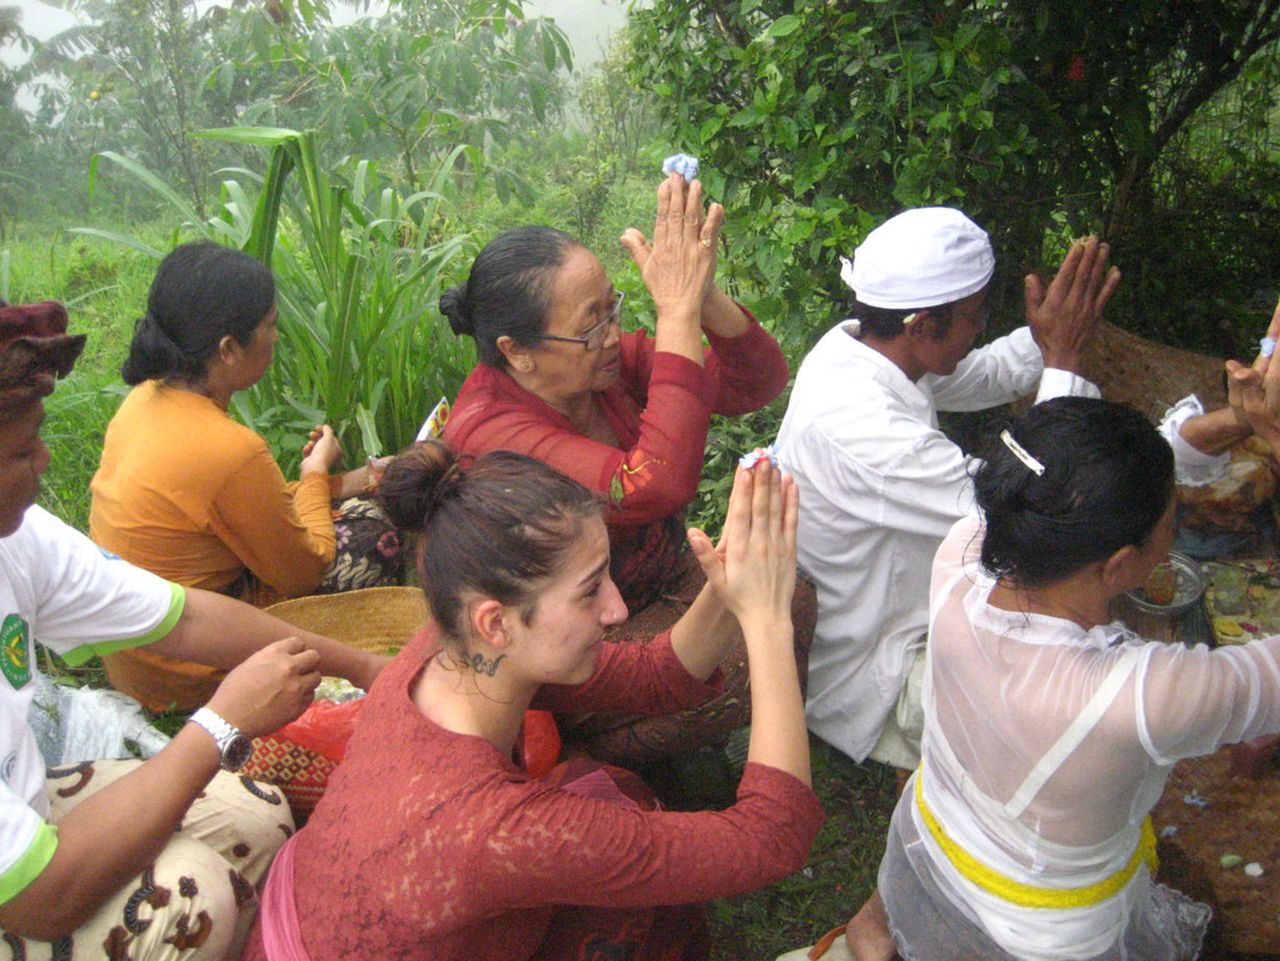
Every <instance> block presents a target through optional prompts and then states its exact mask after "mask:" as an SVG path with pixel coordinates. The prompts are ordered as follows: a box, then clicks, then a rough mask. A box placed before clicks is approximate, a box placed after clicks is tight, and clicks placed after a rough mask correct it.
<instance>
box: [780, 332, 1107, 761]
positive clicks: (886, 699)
mask: <svg viewBox="0 0 1280 961" xmlns="http://www.w3.org/2000/svg"><path fill="white" fill-rule="evenodd" d="M857 331H858V326H857V323H856V321H844V322H842V323H840V324H838V325H836V326H835V327H833V328H832V329H831V330H830V331H828V332H827V333H826V335H824V336H823V338H822V340H820V341H819V342H818V344H817V345H816V346H815V347H814V348H813V350H812V351H810V352H809V355H808V356H807V357H806V358H805V360H804V363H803V364H801V366H800V371H799V373H798V374H797V376H796V383H795V387H794V389H793V390H792V393H791V400H790V403H789V405H788V407H787V413H786V416H785V417H784V418H783V421H782V427H781V429H780V431H779V433H778V449H779V454H780V458H781V461H782V466H783V468H784V469H786V470H787V471H789V472H790V473H791V474H792V475H793V476H794V477H795V479H796V483H797V484H798V485H799V488H800V529H799V533H798V548H799V561H800V566H801V568H802V569H803V570H804V571H805V572H806V573H807V574H808V575H809V577H810V578H812V580H813V582H814V584H815V585H816V587H817V592H818V623H817V628H816V630H815V631H814V638H813V647H812V649H811V650H810V653H809V687H808V701H807V706H806V712H807V714H808V720H809V728H810V730H812V731H813V732H814V733H815V734H817V735H818V736H819V737H821V738H822V739H823V740H825V741H827V742H828V743H830V744H832V745H834V746H835V747H837V748H839V749H840V750H841V751H843V752H844V753H846V754H848V755H849V756H850V757H852V758H854V759H855V760H859V761H860V760H862V759H863V758H865V757H866V756H867V754H869V753H870V751H871V749H872V748H873V747H874V746H875V743H876V741H877V740H878V738H879V737H880V732H881V730H882V729H883V727H884V722H885V718H886V717H888V715H889V712H890V710H891V709H892V707H893V705H894V703H895V702H896V701H897V699H898V696H899V694H900V692H901V691H902V688H903V685H904V684H905V682H906V677H907V674H908V672H909V670H910V668H911V664H912V661H913V659H914V655H915V652H916V650H917V649H918V648H919V647H920V646H921V645H923V644H924V638H925V631H926V626H927V621H928V605H929V570H930V567H931V566H932V563H933V555H934V553H935V552H936V551H937V549H938V545H939V543H941V541H942V538H943V537H944V536H945V535H946V533H947V531H948V530H949V529H950V528H951V526H952V525H953V524H954V523H955V522H956V520H958V519H959V518H960V517H961V516H963V515H964V514H965V513H966V509H967V506H968V503H969V473H970V461H969V458H966V457H965V455H964V453H963V452H962V451H961V450H960V448H959V447H957V446H956V445H955V444H954V443H952V442H951V441H950V440H949V439H948V438H947V437H946V435H945V434H943V433H942V431H941V430H939V429H938V418H937V411H938V410H953V411H965V410H981V409H983V408H986V407H993V406H995V405H997V404H1003V403H1008V402H1009V401H1011V400H1014V399H1015V398H1016V397H1018V396H1020V395H1023V394H1028V393H1030V392H1031V391H1032V390H1035V389H1036V385H1037V383H1039V392H1038V394H1037V397H1036V400H1037V402H1039V401H1041V400H1046V399H1048V398H1050V397H1058V396H1063V395H1068V394H1082V395H1085V396H1091V397H1097V396H1098V390H1097V388H1096V387H1094V386H1093V385H1092V384H1090V383H1089V382H1088V381H1087V380H1084V379H1083V378H1081V377H1079V376H1077V375H1075V374H1071V373H1069V372H1067V371H1063V370H1055V369H1052V368H1050V369H1048V370H1045V369H1044V365H1043V360H1042V358H1041V356H1040V350H1039V348H1038V347H1037V346H1036V344H1035V341H1034V340H1033V339H1032V337H1031V332H1030V330H1028V329H1027V328H1025V327H1024V328H1021V329H1019V330H1016V331H1014V332H1013V333H1012V334H1010V335H1009V336H1007V337H1002V338H1000V339H998V340H996V341H995V342H993V343H991V344H989V345H987V346H986V347H983V348H981V349H979V350H975V351H973V352H971V353H970V354H969V355H968V356H967V357H965V358H964V360H962V361H961V362H960V365H959V366H958V367H957V368H956V371H955V373H953V374H950V375H948V376H946V377H935V376H932V375H930V376H926V377H924V378H922V379H921V380H920V381H919V382H916V383H913V382H912V381H911V380H910V379H909V378H908V377H907V376H906V374H904V373H903V372H902V370H901V369H900V368H899V367H898V366H897V365H896V364H894V363H893V362H892V361H890V360H889V359H888V358H887V357H885V356H884V355H883V354H881V353H879V352H878V351H875V350H872V349H871V348H870V347H867V346H866V345H865V344H863V343H861V342H860V341H858V340H856V339H855V335H856V333H857Z"/></svg>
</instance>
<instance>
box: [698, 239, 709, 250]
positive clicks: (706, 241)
mask: <svg viewBox="0 0 1280 961" xmlns="http://www.w3.org/2000/svg"><path fill="white" fill-rule="evenodd" d="M698 243H700V244H702V246H704V247H706V248H708V249H710V248H711V238H710V237H703V238H702V239H701V240H699V241H698Z"/></svg>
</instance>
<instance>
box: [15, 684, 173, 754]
mask: <svg viewBox="0 0 1280 961" xmlns="http://www.w3.org/2000/svg"><path fill="white" fill-rule="evenodd" d="M32 683H34V684H35V686H36V693H35V699H34V700H33V701H32V704H31V710H30V712H29V715H28V720H29V721H30V723H31V727H32V730H34V731H35V735H36V743H37V744H38V745H39V747H40V753H41V755H43V757H44V760H45V763H46V764H48V765H50V766H53V765H57V764H77V763H79V762H80V761H98V760H102V759H104V758H129V757H141V758H148V757H151V756H152V755H154V754H156V753H158V752H159V751H160V749H161V748H163V747H164V746H165V745H166V744H168V743H169V738H168V737H167V736H166V735H164V734H162V733H161V732H160V731H158V730H156V729H155V728H154V727H152V726H151V725H150V724H149V723H148V722H147V718H146V715H145V714H143V712H142V705H141V704H139V703H138V702H137V701H135V700H134V699H133V698H131V697H129V696H128V695H127V694H121V693H120V692H119V691H110V690H98V689H95V688H89V687H69V686H67V685H65V684H54V683H53V682H52V681H50V680H49V679H48V678H47V677H45V676H44V675H42V674H38V673H37V674H36V675H35V676H34V678H33V679H32Z"/></svg>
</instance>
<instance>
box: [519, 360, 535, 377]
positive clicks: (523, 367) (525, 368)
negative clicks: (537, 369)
mask: <svg viewBox="0 0 1280 961" xmlns="http://www.w3.org/2000/svg"><path fill="white" fill-rule="evenodd" d="M532 369H533V365H532V364H530V363H529V362H528V361H527V360H522V361H521V362H520V373H522V374H527V373H529V371H530V370H532Z"/></svg>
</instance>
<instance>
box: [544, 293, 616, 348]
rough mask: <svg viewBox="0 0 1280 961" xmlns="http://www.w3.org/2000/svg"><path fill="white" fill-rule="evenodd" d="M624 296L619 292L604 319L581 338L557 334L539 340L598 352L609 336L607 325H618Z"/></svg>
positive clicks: (546, 335)
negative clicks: (561, 342) (558, 341)
mask: <svg viewBox="0 0 1280 961" xmlns="http://www.w3.org/2000/svg"><path fill="white" fill-rule="evenodd" d="M626 296H627V295H626V294H625V293H623V292H622V291H621V290H620V291H618V293H617V298H618V299H617V300H615V301H614V302H613V307H612V308H611V309H610V310H609V313H607V314H605V315H604V319H603V320H601V321H600V323H598V324H596V325H595V326H594V327H592V328H591V329H590V330H588V331H587V332H586V333H585V334H583V335H582V336H581V337H561V336H560V335H558V334H539V335H538V339H539V340H563V341H565V342H566V343H569V344H581V345H582V346H583V347H585V348H586V349H587V350H599V349H600V348H601V347H603V346H604V339H605V338H606V337H607V336H609V325H610V324H616V323H619V320H618V317H619V316H620V314H621V311H622V302H623V300H625V299H626Z"/></svg>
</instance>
